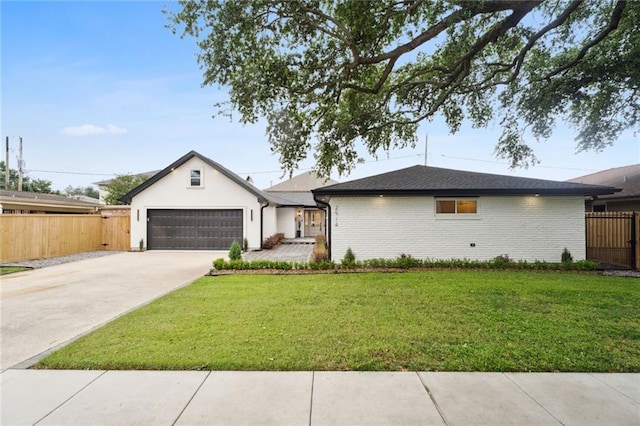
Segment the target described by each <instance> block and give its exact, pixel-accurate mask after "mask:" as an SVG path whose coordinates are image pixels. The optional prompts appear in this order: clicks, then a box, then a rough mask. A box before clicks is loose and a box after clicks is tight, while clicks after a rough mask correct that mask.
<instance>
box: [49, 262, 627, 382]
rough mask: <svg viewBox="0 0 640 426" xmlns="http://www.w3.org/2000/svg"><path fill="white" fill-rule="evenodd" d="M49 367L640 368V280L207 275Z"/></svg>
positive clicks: (556, 275)
mask: <svg viewBox="0 0 640 426" xmlns="http://www.w3.org/2000/svg"><path fill="white" fill-rule="evenodd" d="M38 367H41V368H73V369H86V368H89V369H206V370H209V369H211V370H378V371H384V370H386V371H389V370H390V371H399V370H409V371H415V370H434V371H439V370H440V371H442V370H445V371H627V372H630V371H633V372H638V371H640V281H639V280H636V279H632V278H621V277H604V276H599V275H592V274H575V273H561V272H553V273H551V272H547V273H544V272H522V271H427V272H407V273H364V274H323V275H233V276H221V277H205V278H201V279H199V280H197V281H196V282H195V283H194V284H192V285H190V286H188V287H185V288H183V289H180V290H178V291H176V292H173V293H171V294H169V295H167V296H165V297H163V298H161V299H159V300H157V301H155V302H153V303H151V304H149V305H147V306H145V307H143V308H141V309H138V310H137V311H135V312H132V313H130V314H128V315H125V316H123V317H121V318H119V319H117V320H115V321H113V322H112V323H110V324H108V325H106V326H105V327H103V328H101V329H99V330H97V331H95V332H94V333H91V334H90V335H87V336H85V337H83V338H81V339H79V340H78V341H76V342H75V343H72V344H70V345H69V346H67V347H65V348H63V349H61V350H59V351H57V352H55V353H53V354H51V355H50V356H48V357H47V358H45V359H44V360H42V362H41V363H40V364H39V365H38Z"/></svg>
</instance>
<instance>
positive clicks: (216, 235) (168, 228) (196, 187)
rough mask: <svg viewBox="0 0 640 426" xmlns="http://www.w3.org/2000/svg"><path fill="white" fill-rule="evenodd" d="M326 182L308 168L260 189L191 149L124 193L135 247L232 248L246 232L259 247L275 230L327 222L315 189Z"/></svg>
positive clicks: (320, 228) (311, 228)
mask: <svg viewBox="0 0 640 426" xmlns="http://www.w3.org/2000/svg"><path fill="white" fill-rule="evenodd" d="M323 182H325V181H321V180H318V179H317V178H315V177H313V176H312V175H311V174H309V173H306V174H304V175H301V176H297V177H294V178H293V179H290V180H289V181H286V182H283V183H282V184H278V185H275V186H273V187H271V188H269V189H267V190H265V191H261V190H260V189H258V188H256V187H255V186H253V184H252V183H251V182H250V180H249V179H247V180H244V179H242V178H241V177H240V176H238V175H237V174H235V173H233V172H231V171H230V170H228V169H226V168H225V167H223V166H222V165H220V164H218V163H216V162H215V161H213V160H211V159H209V158H207V157H204V156H202V155H201V154H199V153H197V152H195V151H191V152H189V153H188V154H186V155H185V156H183V157H182V158H180V159H178V160H176V161H175V162H174V163H173V164H171V165H169V166H167V167H166V168H164V169H163V170H160V171H159V172H158V173H156V174H155V175H153V176H152V177H151V178H150V179H148V180H147V181H145V182H144V183H143V184H141V185H140V186H138V187H136V188H134V189H133V190H131V191H130V192H129V193H128V194H126V195H125V196H124V197H122V201H124V202H125V203H126V204H131V248H132V249H137V248H138V247H139V246H140V242H142V246H143V247H145V248H147V249H149V250H228V249H229V247H230V246H231V244H232V243H233V241H237V242H238V243H241V244H242V243H243V240H244V239H245V238H246V240H247V243H248V248H249V249H258V248H260V247H261V245H262V242H263V241H264V239H265V238H267V237H269V236H271V235H273V234H275V233H283V234H284V235H285V237H286V238H295V237H304V236H315V235H317V234H318V233H323V232H324V229H325V226H326V225H325V223H324V222H325V216H324V211H323V210H322V209H321V208H319V207H318V206H317V205H316V203H315V201H314V200H313V196H312V194H311V192H310V189H312V188H314V187H316V186H317V185H320V184H322V183H323ZM328 183H335V181H328ZM297 231H300V232H299V233H298V232H297Z"/></svg>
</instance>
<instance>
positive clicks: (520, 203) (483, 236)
mask: <svg viewBox="0 0 640 426" xmlns="http://www.w3.org/2000/svg"><path fill="white" fill-rule="evenodd" d="M477 200H478V214H477V215H475V216H474V217H470V216H467V215H459V216H457V217H454V218H446V217H443V216H442V215H438V216H436V214H435V199H434V197H334V198H332V199H331V252H332V259H334V260H336V261H339V260H340V259H342V257H343V256H344V254H345V252H346V250H347V248H348V247H351V249H352V250H353V252H354V253H355V255H356V259H357V260H363V259H372V258H395V257H397V256H399V255H400V254H402V253H404V254H410V255H411V256H413V257H416V258H421V259H426V258H430V259H452V258H456V259H462V258H467V259H478V260H490V259H492V258H494V257H496V256H498V255H501V254H507V255H509V257H510V258H512V259H516V260H527V261H535V260H540V261H547V262H559V261H560V255H561V253H562V250H563V249H564V248H565V247H566V248H568V249H569V251H570V252H571V254H572V255H573V258H574V259H575V260H580V259H584V258H585V255H586V253H585V221H584V199H583V197H581V196H577V197H571V196H569V197H535V196H512V197H478V198H477ZM471 244H475V247H471Z"/></svg>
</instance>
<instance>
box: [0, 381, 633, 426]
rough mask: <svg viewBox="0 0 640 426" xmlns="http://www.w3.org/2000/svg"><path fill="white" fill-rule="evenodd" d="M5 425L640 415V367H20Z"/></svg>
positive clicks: (3, 385) (628, 420) (563, 420)
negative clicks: (636, 370)
mask: <svg viewBox="0 0 640 426" xmlns="http://www.w3.org/2000/svg"><path fill="white" fill-rule="evenodd" d="M0 389H1V392H2V394H1V401H2V405H1V415H0V416H1V417H0V420H1V423H2V425H33V424H36V423H37V424H38V425H62V424H64V425H71V424H73V425H116V424H117V425H128V424H138V425H174V424H177V425H215V424H222V425H255V424H260V425H314V426H315V425H375V424H379V425H399V424H402V425H443V424H447V425H468V424H476V425H560V424H564V425H571V424H575V425H638V424H640V374H588V373H430V372H428V373H410V372H397V373H376V372H229V371H213V372H208V371H59V370H15V369H10V370H6V371H4V372H3V373H2V374H1V375H0Z"/></svg>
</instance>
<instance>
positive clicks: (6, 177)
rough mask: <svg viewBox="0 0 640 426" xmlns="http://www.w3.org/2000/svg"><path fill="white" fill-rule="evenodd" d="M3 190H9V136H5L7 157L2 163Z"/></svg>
mask: <svg viewBox="0 0 640 426" xmlns="http://www.w3.org/2000/svg"><path fill="white" fill-rule="evenodd" d="M4 189H9V136H7V156H6V160H5V162H4Z"/></svg>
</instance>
